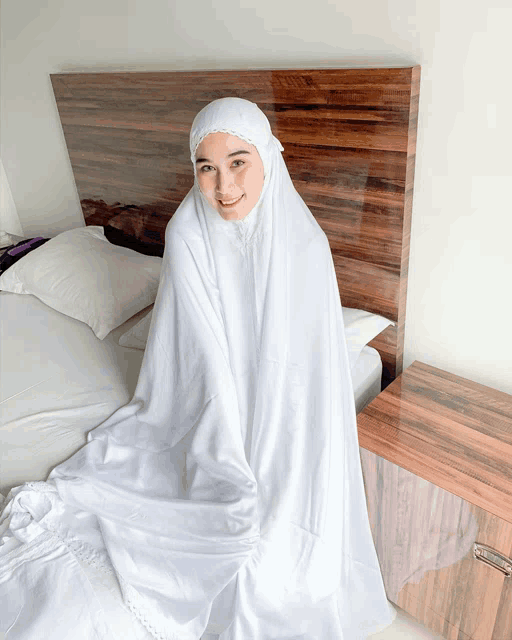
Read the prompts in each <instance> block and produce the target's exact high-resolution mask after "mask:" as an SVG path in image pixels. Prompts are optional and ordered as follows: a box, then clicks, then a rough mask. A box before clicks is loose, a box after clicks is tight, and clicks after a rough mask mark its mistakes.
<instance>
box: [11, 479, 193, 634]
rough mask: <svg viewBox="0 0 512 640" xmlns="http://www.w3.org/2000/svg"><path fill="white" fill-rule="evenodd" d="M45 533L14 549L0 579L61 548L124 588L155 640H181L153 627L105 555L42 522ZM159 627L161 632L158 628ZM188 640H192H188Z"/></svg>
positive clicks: (43, 488)
mask: <svg viewBox="0 0 512 640" xmlns="http://www.w3.org/2000/svg"><path fill="white" fill-rule="evenodd" d="M24 488H26V489H31V490H33V491H36V492H38V493H55V487H54V486H52V485H49V484H47V483H45V482H27V483H26V484H25V485H24ZM44 526H45V529H46V530H44V531H43V532H42V533H41V534H39V535H38V536H37V537H36V538H35V539H34V540H31V541H30V542H27V543H24V544H23V545H21V546H20V547H18V548H17V549H13V550H12V551H10V552H9V553H8V554H6V556H5V558H4V559H2V565H1V566H0V575H2V574H3V573H5V572H9V571H13V570H15V569H16V568H17V567H19V566H20V565H22V564H23V563H25V562H29V561H31V560H35V559H37V558H39V557H41V556H44V555H46V554H48V553H50V552H51V551H54V550H55V549H56V548H58V546H60V545H63V546H64V547H65V548H66V549H67V550H68V551H69V552H70V553H71V554H72V555H73V556H74V557H75V558H76V559H77V560H78V561H80V562H84V563H86V564H87V565H89V566H90V567H92V568H93V569H96V570H98V571H101V572H103V573H105V574H107V575H110V576H111V577H113V578H115V579H116V580H118V581H119V583H120V584H121V585H122V586H123V593H124V594H125V603H126V605H127V607H128V608H129V610H130V612H131V613H132V615H133V616H134V617H135V618H136V619H137V620H139V622H140V623H141V624H142V625H143V626H144V627H145V629H146V630H147V631H148V632H149V633H150V634H151V635H152V636H153V637H154V638H156V640H183V635H182V634H181V635H179V636H178V635H176V634H174V633H169V632H167V631H165V630H164V629H165V624H164V623H162V624H160V625H155V624H153V623H152V622H151V621H150V619H149V618H150V616H149V614H148V612H147V608H146V607H145V605H144V602H143V600H142V598H141V597H140V595H139V594H138V592H137V591H136V590H135V589H134V588H133V587H132V586H131V585H129V584H128V583H127V582H125V580H124V579H123V578H122V576H120V575H119V574H117V573H116V571H115V570H114V567H113V565H112V562H111V561H110V558H109V556H108V553H107V552H106V551H104V552H101V551H99V550H98V549H94V548H93V547H92V546H91V545H89V544H88V543H86V542H83V541H82V540H79V539H78V538H77V537H76V536H74V535H72V534H70V533H69V531H66V530H65V529H63V528H62V527H59V526H58V525H56V524H55V523H50V522H49V521H45V523H44ZM158 627H160V629H159V628H158ZM191 640H194V639H192V638H191Z"/></svg>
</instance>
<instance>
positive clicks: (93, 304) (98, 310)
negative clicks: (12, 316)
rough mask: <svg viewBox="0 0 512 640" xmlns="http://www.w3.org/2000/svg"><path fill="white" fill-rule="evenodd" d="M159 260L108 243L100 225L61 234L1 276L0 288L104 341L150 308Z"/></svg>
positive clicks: (158, 271)
mask: <svg viewBox="0 0 512 640" xmlns="http://www.w3.org/2000/svg"><path fill="white" fill-rule="evenodd" d="M161 266H162V258H156V257H152V256H145V255H142V254H141V253H137V252H136V251H133V250H132V249H127V248H125V247H118V246H117V245H114V244H111V243H110V242H109V241H108V240H107V239H106V238H105V235H104V233H103V227H99V226H88V227H81V228H79V229H71V230H70V231H64V232H63V233H60V234H59V235H58V236H56V237H55V238H51V239H50V240H49V241H48V242H46V243H45V244H43V245H42V246H40V247H38V248H37V249H34V250H33V251H31V252H30V253H28V254H27V255H26V256H24V257H23V258H21V259H20V260H18V261H17V262H16V263H15V264H13V265H12V266H11V267H9V268H8V269H6V271H4V273H3V274H2V275H1V276H0V289H2V290H3V291H11V292H12V293H30V294H32V295H34V296H36V297H37V298H39V299H40V300H41V301H42V302H44V303H45V304H47V305H48V306H49V307H52V309H55V310H56V311H60V312H61V313H63V314H65V315H67V316H70V317H72V318H75V319H76V320H80V321H81V322H85V323H86V324H88V325H89V326H90V327H91V329H92V330H93V331H94V333H95V334H96V336H97V337H98V338H99V339H100V340H103V338H105V336H107V334H108V333H110V331H112V329H115V328H116V327H118V326H119V325H121V324H123V322H125V321H126V320H128V318H131V317H132V316H133V315H134V314H136V313H137V312H139V311H141V310H142V309H144V308H145V307H147V306H149V305H150V304H153V303H154V301H155V298H156V293H157V290H158V282H159V279H160V269H161Z"/></svg>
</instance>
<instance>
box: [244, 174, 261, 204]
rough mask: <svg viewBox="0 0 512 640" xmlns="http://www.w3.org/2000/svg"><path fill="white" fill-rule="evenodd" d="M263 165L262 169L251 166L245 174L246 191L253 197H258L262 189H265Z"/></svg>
mask: <svg viewBox="0 0 512 640" xmlns="http://www.w3.org/2000/svg"><path fill="white" fill-rule="evenodd" d="M263 180H264V176H263V167H261V169H260V168H259V167H251V169H250V170H248V171H247V174H246V176H245V181H244V182H245V187H246V192H247V194H248V195H250V196H251V197H252V198H253V199H256V200H257V199H258V198H259V197H260V194H261V190H262V189H263Z"/></svg>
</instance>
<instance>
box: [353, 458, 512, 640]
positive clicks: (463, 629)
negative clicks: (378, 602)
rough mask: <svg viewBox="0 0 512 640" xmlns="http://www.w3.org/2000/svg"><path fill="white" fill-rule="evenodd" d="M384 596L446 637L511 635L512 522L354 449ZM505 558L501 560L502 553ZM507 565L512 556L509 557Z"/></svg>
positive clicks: (501, 638) (489, 639)
mask: <svg viewBox="0 0 512 640" xmlns="http://www.w3.org/2000/svg"><path fill="white" fill-rule="evenodd" d="M360 453H361V463H362V468H363V477H364V484H365V491H366V498H367V504H368V513H369V519H370V525H371V529H372V534H373V539H374V542H375V548H376V550H377V555H378V557H379V562H380V565H381V570H382V575H383V579H384V584H385V587H386V592H387V596H388V598H389V599H390V600H391V601H392V602H395V603H396V604H397V605H398V606H400V607H401V608H403V609H405V610H406V611H408V612H409V613H410V614H411V615H413V616H414V617H415V618H416V619H417V620H419V621H420V622H422V623H423V624H424V625H425V626H426V627H427V628H429V629H431V630H432V631H433V632H434V633H438V634H441V635H442V636H443V637H445V638H447V639H449V640H509V639H512V586H511V585H512V577H506V575H505V573H504V572H503V571H502V570H500V569H499V568H495V567H493V566H490V565H489V564H486V563H484V562H483V561H482V560H480V559H477V558H476V557H475V543H476V544H477V545H486V546H487V547H490V549H491V550H490V551H487V550H486V548H485V547H481V553H482V556H481V557H484V558H485V557H486V558H488V559H489V560H490V561H491V562H496V563H497V564H498V565H500V564H501V565H502V566H503V567H504V568H505V569H506V566H507V563H508V560H507V559H508V558H511V556H512V523H510V522H508V521H505V520H503V519H501V518H499V517H498V516H496V515H493V514H491V513H489V512H487V511H485V510H484V509H482V508H480V507H477V506H475V505H473V504H471V503H469V502H467V501H466V500H464V499H463V498H461V497H459V496H456V495H454V494H452V493H450V492H449V491H446V490H445V489H442V488H440V487H438V486H436V485H435V484H432V483H431V482H429V481H427V480H425V479H423V478H420V477H419V476H417V475H415V474H414V473H412V472H410V471H407V470H405V469H403V468H401V467H399V466H398V465H396V464H394V463H392V462H390V461H388V460H385V459H383V458H381V457H380V456H378V455H376V454H375V453H372V452H370V451H367V450H366V449H364V448H362V447H361V448H360ZM502 558H503V559H502ZM510 562H511V564H512V560H511V561H510Z"/></svg>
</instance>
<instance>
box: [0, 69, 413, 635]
mask: <svg viewBox="0 0 512 640" xmlns="http://www.w3.org/2000/svg"><path fill="white" fill-rule="evenodd" d="M51 81H52V85H53V89H54V94H55V99H56V106H57V111H58V116H60V122H61V125H62V130H63V133H64V137H65V140H66V144H67V148H68V152H69V157H70V161H71V166H72V169H73V173H74V177H75V182H76V186H77V190H78V194H79V197H80V202H81V204H82V210H83V213H84V221H85V227H83V228H82V229H81V230H80V229H77V230H71V231H68V232H65V233H63V234H59V236H57V237H56V238H52V240H51V242H53V241H54V240H59V241H60V243H61V245H62V246H63V247H64V248H66V246H67V245H66V243H68V244H69V247H70V248H71V251H72V253H76V251H75V245H74V244H73V243H74V242H76V236H77V233H78V232H79V231H82V232H83V231H84V230H86V231H87V230H88V231H89V232H90V234H91V237H92V236H94V239H95V240H94V241H95V242H98V243H100V245H101V243H102V242H103V243H104V245H101V247H102V250H104V251H107V252H108V251H112V252H114V253H115V254H116V256H117V259H118V264H119V260H123V261H125V262H126V263H127V262H130V264H131V266H132V267H133V269H135V270H136V269H137V268H139V269H142V268H144V269H145V270H146V272H147V273H148V274H149V275H148V277H147V279H148V282H146V283H145V285H144V286H145V289H144V286H143V285H141V287H142V288H143V289H144V291H143V292H142V293H141V295H140V296H139V298H138V299H137V304H136V305H135V306H134V305H133V304H132V303H133V300H132V299H131V298H130V296H129V295H128V296H127V297H126V299H127V300H129V303H130V304H129V305H128V303H127V305H126V306H125V307H124V308H123V309H121V312H118V314H117V317H116V320H115V322H114V323H113V324H115V326H113V327H112V326H111V325H108V326H106V327H105V326H103V327H102V328H101V329H98V327H97V326H96V325H94V322H93V320H91V319H90V318H87V317H80V318H77V317H76V316H73V310H72V307H73V305H72V304H71V305H69V304H68V306H67V307H59V305H58V304H57V303H56V302H55V301H54V298H52V297H51V296H50V295H49V294H48V285H47V283H46V282H44V280H45V278H43V277H42V276H41V274H47V273H49V271H47V270H45V269H43V267H42V266H41V264H43V263H42V262H41V261H42V260H43V256H45V255H46V253H47V252H48V247H50V246H51V242H49V243H46V244H45V245H43V246H41V247H38V248H37V249H35V250H34V251H32V252H31V253H30V254H29V255H27V256H26V257H24V258H23V259H22V260H20V261H19V262H17V263H16V265H13V266H12V267H10V268H9V269H8V270H6V271H5V272H4V275H3V276H2V280H0V289H2V291H0V315H1V318H2V323H1V333H0V340H1V342H0V354H1V355H0V379H1V386H0V434H1V438H0V439H1V443H2V444H1V450H0V465H1V466H0V492H1V493H2V494H3V495H6V494H7V492H8V491H9V489H11V488H12V487H15V486H18V485H20V484H22V483H24V482H27V481H36V480H44V479H45V478H46V477H47V475H48V473H49V471H50V470H51V469H52V468H53V467H54V466H55V465H57V464H58V463H59V462H61V461H62V460H64V459H66V458H67V457H69V456H70V455H72V454H73V453H74V452H75V451H76V450H77V449H79V448H80V447H81V446H82V445H83V444H84V443H85V440H86V434H87V432H88V431H89V430H91V429H92V428H94V427H95V426H97V425H98V424H100V423H101V422H103V421H104V420H105V419H106V418H107V417H108V416H109V415H111V414H112V413H113V412H114V411H115V410H116V409H117V408H118V407H119V406H121V405H123V404H125V403H126V402H127V401H128V400H129V399H130V397H131V395H132V394H133V391H134V389H135V385H136V382H137V376H138V372H139V369H140V366H141V362H142V358H143V353H144V352H143V347H144V340H143V333H144V324H145V323H147V318H148V317H149V314H150V313H151V304H152V302H153V301H154V296H155V295H156V286H155V282H156V283H157V282H158V269H159V266H158V265H159V262H161V255H162V253H163V237H164V231H165V226H166V224H167V222H168V220H169V219H170V217H171V216H172V215H173V213H174V211H175V210H176V208H177V206H178V204H179V203H180V202H181V200H182V198H183V197H184V196H185V194H186V193H187V191H188V189H189V188H190V186H191V184H192V171H191V167H190V166H189V164H190V159H189V152H188V130H189V128H190V124H191V122H192V119H193V117H194V115H195V113H197V111H199V109H200V108H201V107H202V106H204V105H205V104H206V103H207V102H209V101H211V100H212V99H214V98H218V97H222V96H225V95H237V96H240V97H244V98H247V99H250V100H252V101H254V102H256V103H257V104H258V105H259V106H260V107H261V108H262V109H263V111H264V112H265V113H266V115H267V116H268V118H269V120H270V122H271V125H272V128H273V130H274V133H275V134H276V136H277V137H278V138H279V139H280V140H281V142H282V144H283V146H284V149H285V150H284V153H283V155H284V157H285V160H286V162H287V165H288V167H289V170H290V175H291V176H292V179H293V180H294V182H295V185H296V188H297V190H298V191H299V193H301V195H302V197H303V198H304V200H305V201H306V203H307V204H308V206H309V207H310V209H311V211H312V213H313V214H314V215H315V217H316V219H317V220H318V222H319V224H320V225H321V227H322V228H323V229H324V231H325V233H326V234H327V237H328V239H329V242H330V245H331V250H332V254H333V260H334V264H335V268H336V273H337V277H338V284H339V288H340V296H341V300H342V304H343V306H344V317H345V320H346V323H347V336H349V334H350V332H351V331H352V334H350V335H351V339H352V341H353V344H354V350H353V354H354V355H353V358H354V360H353V366H352V370H351V375H352V380H353V385H354V395H355V399H356V407H357V410H361V409H362V408H363V407H364V406H366V404H367V403H368V402H369V401H370V400H371V399H373V398H374V397H375V395H377V394H378V393H379V392H380V390H381V387H382V386H383V385H384V386H385V385H386V384H388V383H389V382H390V381H391V380H393V379H394V377H396V375H398V374H399V373H400V372H401V369H402V360H403V338H404V325H405V297H406V289H407V264H408V254H409V231H410V218H411V208H412V188H413V178H414V159H415V140H416V121H417V108H418V93H419V67H410V68H391V69H316V70H315V69H314V70H291V71H286V70H280V71H261V70H260V71H208V72H192V73H189V72H158V73H153V72H151V73H149V72H147V73H97V74H89V73H84V74H67V73H66V74H55V75H52V76H51ZM185 96H186V97H185ZM56 119H57V112H56ZM73 232H75V233H74V234H73ZM66 234H67V235H66ZM78 235H79V234H78ZM83 235H84V234H83V233H82V236H83ZM82 236H81V237H82ZM102 236H103V239H102V238H101V237H102ZM91 242H92V240H91ZM38 252H39V253H38ZM85 253H87V252H85ZM63 255H64V254H63ZM88 255H90V254H88ZM134 255H136V256H137V257H133V256H134ZM119 256H120V257H119ZM127 256H128V257H127ZM141 256H142V257H141ZM29 258H30V260H29ZM59 259H61V260H64V259H63V258H62V256H61V257H60V258H59ZM38 260H39V261H38ZM55 260H56V259H54V262H53V267H54V268H56V269H57V271H58V272H59V273H61V272H62V268H63V267H61V266H59V265H60V264H61V263H56V262H55ZM85 260H86V259H85ZM89 260H90V261H89V263H87V262H86V263H84V262H82V263H78V264H79V265H80V266H79V267H77V268H75V272H74V276H75V277H77V278H78V279H79V280H80V278H81V277H83V275H84V274H85V273H87V274H88V275H90V272H92V271H93V262H92V261H91V258H89ZM94 261H96V259H95V258H94ZM43 262H44V260H43ZM65 262H66V264H67V263H68V262H71V260H69V261H65ZM96 262H97V261H96ZM24 264H25V265H26V268H25V275H26V274H27V273H29V275H28V276H27V279H28V280H29V281H30V282H29V283H28V284H27V282H26V281H24V280H23V277H22V276H20V273H21V271H22V269H21V267H22V266H23V265H24ZM44 264H45V265H46V263H44ZM56 264H57V266H56V267H55V265H56ZM62 264H64V262H62ZM84 264H86V266H85V267H84ZM123 264H124V263H123ZM98 265H99V263H97V264H96V266H98ZM137 265H139V267H138V266H137ZM140 265H143V267H142V266H140ZM148 265H149V266H148ZM45 268H46V267H45ZM114 268H115V267H114ZM77 269H78V270H77ZM80 269H83V271H80ZM100 271H101V269H100ZM34 273H37V275H38V277H37V278H36V277H35V276H34ZM7 274H10V279H11V281H12V280H13V278H14V276H16V278H17V280H16V282H15V284H16V286H14V285H12V283H11V286H9V284H8V282H7V280H8V279H7V278H6V277H5V276H6V275H7ZM13 274H14V275H13ZM45 277H46V276H45ZM31 278H32V279H31ZM14 279H15V278H14ZM107 280H108V279H107ZM4 281H5V282H4ZM2 282H3V284H4V286H2ZM20 282H21V284H20ZM93 282H96V283H97V284H98V283H99V284H98V286H97V287H96V290H95V291H93V292H91V291H89V295H90V296H91V297H90V301H89V303H88V304H89V305H93V304H96V305H97V306H98V308H99V309H101V307H102V302H104V301H106V300H107V298H108V296H107V294H106V293H105V291H104V289H103V287H104V286H105V287H106V286H108V285H111V284H112V282H111V281H108V282H105V281H104V280H102V279H101V278H100V277H99V276H97V277H96V280H95V281H94V279H93ZM16 287H17V288H16ZM45 287H46V289H45ZM93 288H94V287H93ZM41 291H43V294H41ZM114 297H115V296H114ZM84 299H85V298H84ZM84 304H85V303H84ZM75 306H76V303H75ZM103 306H104V305H103ZM85 307H87V304H85ZM354 310H357V311H354ZM118 311H119V310H118ZM99 313H100V311H98V314H99ZM351 314H352V315H351ZM361 321H362V324H361ZM88 322H89V324H88ZM111 324H112V323H111ZM146 326H147V324H146ZM109 327H110V330H108V331H107V329H109ZM361 327H363V328H361ZM105 332H106V333H105ZM104 334H105V335H104ZM141 335H142V338H141ZM137 341H138V342H137ZM141 637H142V636H141Z"/></svg>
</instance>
